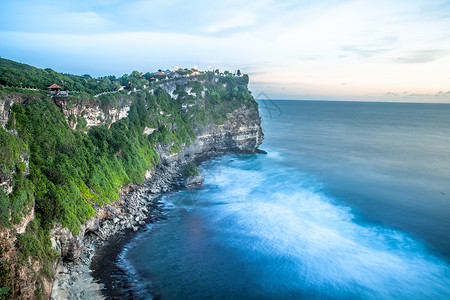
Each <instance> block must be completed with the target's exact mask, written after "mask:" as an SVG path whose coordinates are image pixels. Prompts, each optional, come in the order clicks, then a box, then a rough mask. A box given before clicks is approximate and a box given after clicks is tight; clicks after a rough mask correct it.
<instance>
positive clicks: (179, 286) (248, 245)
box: [122, 101, 450, 299]
mask: <svg viewBox="0 0 450 300" xmlns="http://www.w3.org/2000/svg"><path fill="white" fill-rule="evenodd" d="M260 111H261V115H262V116H263V129H264V132H265V135H266V140H265V142H264V144H263V145H262V146H261V148H262V149H265V150H267V151H268V153H269V154H268V155H233V156H225V157H222V158H220V159H216V160H212V161H209V162H206V163H204V164H203V165H202V167H201V168H202V170H203V171H204V173H205V176H206V182H205V186H204V188H203V189H200V190H190V191H181V192H175V193H171V194H168V195H166V196H164V198H163V201H164V202H165V203H166V204H167V205H168V207H169V210H168V212H167V220H164V221H161V222H159V223H157V224H154V225H152V227H151V229H150V230H149V231H148V232H146V233H143V234H141V235H139V236H138V237H136V238H135V240H134V241H132V242H131V243H130V244H129V245H128V246H127V247H126V249H125V250H124V252H123V253H122V258H123V262H124V263H125V264H126V265H127V266H128V267H129V270H130V273H131V274H132V276H133V277H134V278H135V280H136V281H135V282H136V290H137V291H138V292H139V295H141V296H142V297H143V298H151V297H152V295H160V296H161V298H163V299H301V298H307V299H329V298H339V299H394V298H397V299H448V298H450V265H449V257H450V255H449V254H450V251H449V249H450V245H449V240H450V238H449V237H450V234H449V231H450V226H449V225H450V224H449V216H450V205H449V202H450V198H449V197H448V195H450V190H449V188H450V187H449V183H450V155H449V151H448V149H450V125H449V124H450V123H449V122H450V121H449V120H450V106H449V105H432V104H386V103H351V102H309V101H294V102H286V101H282V102H275V103H272V102H266V103H263V102H261V103H260Z"/></svg>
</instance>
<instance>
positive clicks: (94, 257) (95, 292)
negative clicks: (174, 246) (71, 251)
mask: <svg viewBox="0 0 450 300" xmlns="http://www.w3.org/2000/svg"><path fill="white" fill-rule="evenodd" d="M149 191H150V186H149V184H146V183H144V184H142V185H141V186H138V187H136V188H135V189H134V190H133V191H131V192H130V193H128V194H127V195H126V196H125V197H124V199H123V200H124V201H122V205H121V208H130V207H133V206H135V207H136V205H140V207H139V208H140V209H138V210H135V211H134V213H133V214H130V215H129V216H128V217H129V218H124V217H122V218H121V216H123V215H118V217H113V218H112V220H110V219H106V220H104V221H103V224H102V225H103V226H101V227H100V228H101V229H99V231H98V232H96V231H94V232H92V233H88V234H86V235H85V237H84V247H83V249H82V251H81V253H80V257H79V258H78V259H76V260H75V261H62V262H61V263H59V264H58V268H57V274H56V276H55V281H54V285H53V289H52V296H51V299H57V300H61V299H105V296H104V294H103V292H102V291H104V290H105V288H108V286H105V285H104V284H102V283H100V282H99V280H98V278H96V276H94V272H95V269H94V268H93V267H92V264H93V262H94V261H98V260H99V256H102V254H106V252H107V254H108V260H109V266H106V267H107V268H106V269H105V270H108V271H111V270H112V267H113V266H114V261H112V260H110V258H112V257H110V254H111V253H110V252H109V251H110V250H118V248H117V247H118V246H119V245H123V244H122V243H124V242H125V241H127V240H129V239H130V238H132V237H133V236H135V234H136V233H137V232H139V231H140V230H142V229H143V228H145V225H146V224H148V223H152V222H154V221H155V220H156V219H157V218H160V217H161V216H160V214H159V213H158V211H159V207H158V205H159V202H158V199H159V195H158V194H150V192H149ZM127 200H128V201H127ZM130 200H131V201H130ZM118 219H120V221H117V220H118ZM111 221H112V222H111ZM114 221H116V223H114ZM121 222H123V224H120V223H121ZM123 225H125V228H122V226H123ZM102 229H104V230H107V232H103V234H102V232H101V231H102ZM118 254H119V252H116V256H115V257H117V255H118ZM115 257H114V258H113V259H115ZM99 267H100V266H99ZM101 267H105V265H104V264H102V265H101ZM104 274H106V273H104Z"/></svg>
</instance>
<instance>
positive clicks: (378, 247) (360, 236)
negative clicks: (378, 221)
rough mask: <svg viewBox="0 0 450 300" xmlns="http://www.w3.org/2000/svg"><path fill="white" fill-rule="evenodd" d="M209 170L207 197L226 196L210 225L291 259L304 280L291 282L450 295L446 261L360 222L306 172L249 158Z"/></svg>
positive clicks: (395, 294)
mask: <svg viewBox="0 0 450 300" xmlns="http://www.w3.org/2000/svg"><path fill="white" fill-rule="evenodd" d="M247 164H248V163H247ZM255 164H256V165H257V163H255ZM234 166H236V167H234ZM258 168H259V167H257V169H258ZM207 172H209V174H208V176H207V182H208V184H210V185H212V186H214V187H215V188H217V190H216V192H215V193H214V196H212V197H210V199H209V201H211V202H212V203H214V202H220V203H224V205H221V206H220V208H217V209H212V208H211V207H209V208H208V209H209V210H211V212H210V216H211V218H212V219H213V220H214V221H213V224H212V226H213V227H217V228H220V230H222V231H223V230H226V231H228V232H229V236H230V238H229V240H228V241H227V243H228V244H230V245H231V246H233V245H234V247H235V248H236V249H240V250H242V251H244V252H248V253H254V252H258V253H259V254H260V255H262V256H270V257H272V259H271V261H276V259H275V257H281V258H282V259H283V261H286V260H287V261H289V262H290V263H288V264H287V265H289V266H290V267H288V268H287V267H286V266H285V268H284V269H283V273H284V275H283V276H284V277H289V278H297V279H298V280H297V281H296V282H289V283H286V284H289V285H296V284H298V285H302V287H303V288H309V289H312V290H320V291H321V293H323V291H326V290H328V291H330V294H329V296H330V297H331V296H332V295H336V294H335V292H336V291H339V292H340V293H343V294H345V293H346V292H349V291H351V292H352V293H354V292H356V293H357V294H359V295H361V296H362V297H363V298H372V299H374V298H414V299H422V298H432V299H442V298H445V297H450V268H449V266H448V265H447V264H446V263H445V262H444V261H442V260H439V259H438V258H436V257H433V256H432V255H430V254H429V253H427V252H426V248H425V247H424V246H423V244H422V243H421V242H419V241H417V240H414V239H412V238H411V237H409V236H408V235H407V234H404V233H402V232H399V231H394V230H390V229H388V228H384V227H381V226H367V225H361V224H358V223H356V222H355V221H354V215H353V214H352V212H351V210H350V209H349V208H346V207H343V206H338V205H336V204H335V201H334V200H333V199H329V198H327V197H326V196H325V195H323V194H321V193H320V192H317V189H316V188H314V187H308V186H305V182H306V184H311V182H314V180H308V178H306V179H307V180H303V179H305V175H304V174H301V173H299V172H294V171H293V170H289V169H286V168H284V169H282V167H280V166H276V167H273V166H267V165H266V166H264V167H263V171H259V170H251V169H249V166H248V165H246V163H245V161H244V162H237V163H236V164H234V163H233V164H231V165H230V166H228V167H227V168H225V169H222V170H220V171H219V170H217V169H210V170H207ZM208 178H214V180H211V179H208ZM249 241H252V242H251V243H250V242H249ZM267 272H274V270H273V268H272V269H270V270H269V269H268V271H267ZM267 276H269V277H270V276H274V275H273V274H267ZM325 294H326V293H325Z"/></svg>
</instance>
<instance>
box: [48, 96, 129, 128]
mask: <svg viewBox="0 0 450 300" xmlns="http://www.w3.org/2000/svg"><path fill="white" fill-rule="evenodd" d="M54 101H55V103H56V104H57V105H58V106H59V107H60V108H61V110H62V112H63V113H64V115H65V116H66V121H67V123H68V124H69V125H70V127H71V128H72V129H75V128H76V127H77V124H78V122H79V118H84V120H86V127H87V128H89V127H92V126H101V125H105V124H112V123H114V122H117V121H118V120H120V119H123V118H126V117H127V115H128V111H129V110H130V106H131V104H132V102H131V101H132V100H131V98H130V99H124V98H123V99H120V101H119V102H118V103H117V107H109V106H107V107H103V106H102V103H101V101H100V100H98V99H88V98H54Z"/></svg>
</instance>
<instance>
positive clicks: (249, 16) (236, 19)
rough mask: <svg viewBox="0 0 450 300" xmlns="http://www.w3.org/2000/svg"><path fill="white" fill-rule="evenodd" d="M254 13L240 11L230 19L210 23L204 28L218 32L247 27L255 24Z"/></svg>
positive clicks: (207, 30)
mask: <svg viewBox="0 0 450 300" xmlns="http://www.w3.org/2000/svg"><path fill="white" fill-rule="evenodd" d="M255 20H256V15H255V14H253V13H250V12H241V13H238V14H237V15H234V16H233V17H231V18H230V19H227V20H224V21H221V22H219V23H215V24H212V25H210V26H208V27H207V28H206V32H208V33H218V32H221V31H224V30H229V29H234V28H241V27H248V26H251V25H253V24H255Z"/></svg>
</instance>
